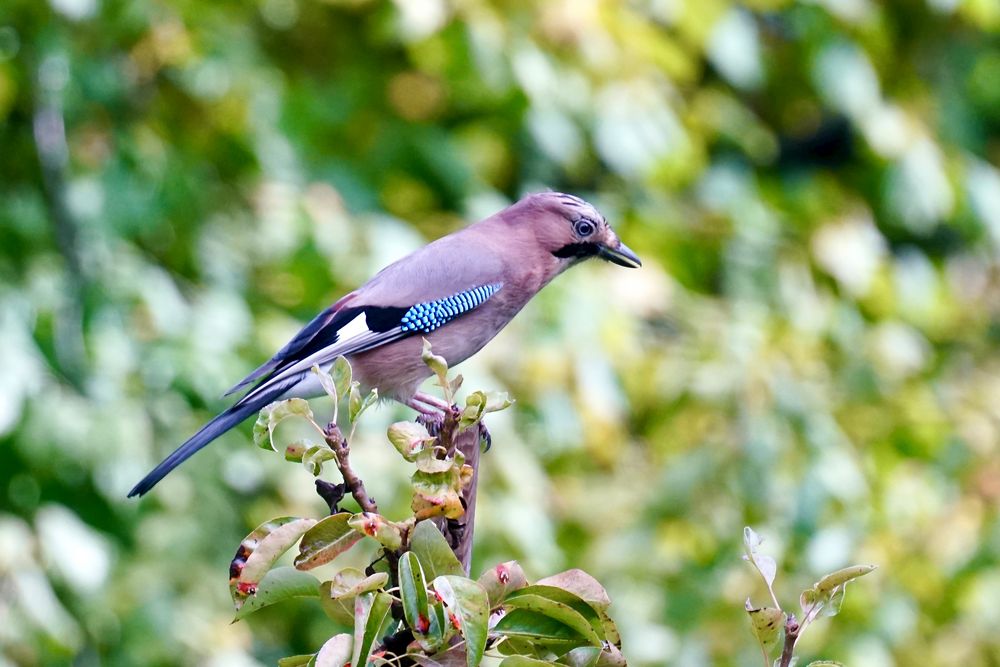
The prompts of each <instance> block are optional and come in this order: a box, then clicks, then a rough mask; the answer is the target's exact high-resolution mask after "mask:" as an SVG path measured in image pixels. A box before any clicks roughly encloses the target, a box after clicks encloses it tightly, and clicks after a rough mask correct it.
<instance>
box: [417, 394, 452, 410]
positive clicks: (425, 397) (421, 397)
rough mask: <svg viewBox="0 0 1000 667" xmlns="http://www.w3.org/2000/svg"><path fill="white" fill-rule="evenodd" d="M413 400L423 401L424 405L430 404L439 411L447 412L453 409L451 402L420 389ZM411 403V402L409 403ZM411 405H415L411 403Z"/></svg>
mask: <svg viewBox="0 0 1000 667" xmlns="http://www.w3.org/2000/svg"><path fill="white" fill-rule="evenodd" d="M410 400H411V401H416V402H417V403H423V404H424V405H427V406H430V407H432V408H434V409H435V410H437V411H439V412H447V411H448V410H451V404H450V403H448V401H446V400H444V399H443V398H438V397H437V396H431V395H430V394H425V393H423V392H421V391H418V392H417V393H415V394H414V395H413V398H411V399H410ZM408 405H409V404H408ZM410 407H413V406H412V405H410Z"/></svg>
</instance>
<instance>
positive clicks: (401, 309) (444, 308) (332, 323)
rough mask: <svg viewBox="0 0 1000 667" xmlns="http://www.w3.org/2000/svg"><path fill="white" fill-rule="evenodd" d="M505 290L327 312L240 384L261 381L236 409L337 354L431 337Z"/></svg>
mask: <svg viewBox="0 0 1000 667" xmlns="http://www.w3.org/2000/svg"><path fill="white" fill-rule="evenodd" d="M502 287H503V283H499V282H497V283H489V284H486V285H476V286H475V287H472V288H469V289H465V290H461V291H459V292H456V293H454V294H451V295H448V296H446V297H443V298H438V299H433V300H430V301H421V302H419V303H415V304H413V305H411V306H372V305H355V304H356V303H357V301H356V300H353V301H349V302H347V303H345V304H342V305H341V306H340V307H339V308H338V309H337V310H335V311H334V312H333V313H329V314H328V313H327V311H324V313H323V314H321V315H320V316H319V317H317V318H316V319H314V320H313V321H312V322H310V323H309V324H307V325H306V326H305V327H304V328H303V329H302V331H301V332H299V334H298V335H297V336H296V337H295V338H293V339H292V341H291V342H289V343H288V345H286V346H285V347H283V348H282V349H281V351H279V352H278V354H276V355H275V356H274V357H272V358H271V360H270V361H268V362H267V363H266V364H264V365H263V366H261V367H260V368H258V369H257V370H255V371H254V372H253V373H251V374H250V375H249V376H247V378H246V379H245V380H243V381H242V382H241V383H240V385H243V384H248V383H250V382H253V381H254V379H256V378H260V377H262V378H263V380H262V381H261V383H260V384H258V385H257V386H256V387H255V388H254V389H252V390H251V391H250V392H249V393H247V395H246V396H244V397H243V398H242V399H241V400H240V401H239V403H238V405H239V404H243V403H245V402H248V401H253V400H254V399H256V398H257V397H258V396H261V395H263V394H266V393H270V391H271V389H272V388H273V387H275V386H279V385H282V386H286V385H288V384H289V383H290V382H291V383H292V384H294V381H295V378H297V377H301V376H302V375H303V374H305V373H306V372H308V371H309V369H311V368H312V367H313V366H314V365H317V366H320V367H324V366H326V365H328V364H329V363H331V362H333V360H334V359H336V358H337V357H339V356H347V355H350V354H357V353H359V352H366V351H368V350H371V349H374V348H376V347H379V346H381V345H385V344H387V343H391V342H393V341H397V340H399V339H401V338H406V337H407V336H413V335H419V334H428V333H430V332H431V331H434V330H435V329H437V328H438V327H440V326H443V325H445V324H447V323H448V322H450V321H451V320H453V319H455V318H456V317H460V316H461V315H463V314H465V313H467V312H469V311H471V310H473V309H475V308H477V307H479V306H480V305H482V304H483V303H485V302H486V301H488V300H489V299H490V297H492V296H493V295H494V294H496V292H497V291H499V290H500V289H501V288H502ZM335 306H336V304H335ZM331 308H332V307H331ZM240 385H237V386H240Z"/></svg>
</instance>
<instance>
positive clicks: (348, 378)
mask: <svg viewBox="0 0 1000 667" xmlns="http://www.w3.org/2000/svg"><path fill="white" fill-rule="evenodd" d="M330 377H332V378H333V385H334V388H335V389H336V392H337V400H340V399H342V398H344V397H345V396H347V393H348V392H349V391H350V389H351V383H352V382H353V381H354V378H353V377H352V372H351V363H350V362H349V361H348V360H347V359H346V358H344V357H342V356H341V357H337V358H336V359H334V360H333V366H331V367H330Z"/></svg>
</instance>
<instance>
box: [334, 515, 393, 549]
mask: <svg viewBox="0 0 1000 667" xmlns="http://www.w3.org/2000/svg"><path fill="white" fill-rule="evenodd" d="M347 523H348V524H349V525H350V526H351V528H353V529H354V530H356V531H357V532H359V533H361V534H362V535H367V536H368V537H374V538H375V539H376V540H378V541H379V542H380V543H381V544H382V546H384V547H385V548H386V549H389V550H390V551H398V550H399V548H400V547H402V546H403V531H402V530H400V527H399V525H398V524H395V523H393V522H391V521H389V520H388V519H386V518H385V517H384V516H382V515H381V514H375V513H373V512H360V513H359V514H355V515H354V516H352V517H350V518H349V519H348V520H347Z"/></svg>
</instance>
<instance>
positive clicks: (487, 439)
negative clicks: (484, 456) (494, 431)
mask: <svg viewBox="0 0 1000 667" xmlns="http://www.w3.org/2000/svg"><path fill="white" fill-rule="evenodd" d="M479 444H481V445H483V446H484V448H483V451H484V452H488V451H490V447H492V446H493V436H492V435H490V429H488V428H487V427H486V422H479Z"/></svg>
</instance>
